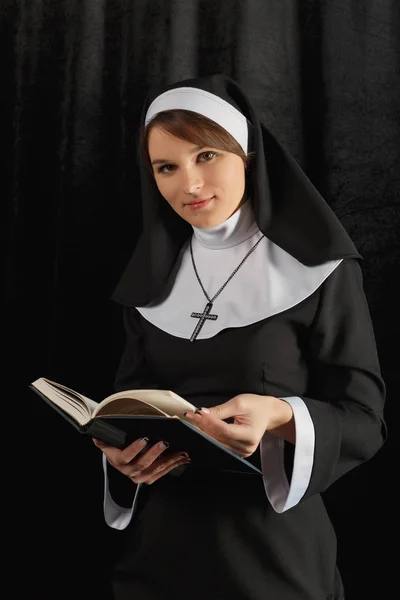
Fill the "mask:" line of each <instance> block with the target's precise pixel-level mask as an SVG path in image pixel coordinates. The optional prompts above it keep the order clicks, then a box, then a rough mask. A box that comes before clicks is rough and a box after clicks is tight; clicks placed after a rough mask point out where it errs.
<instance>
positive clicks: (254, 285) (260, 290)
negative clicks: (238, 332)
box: [137, 201, 341, 340]
mask: <svg viewBox="0 0 400 600" xmlns="http://www.w3.org/2000/svg"><path fill="white" fill-rule="evenodd" d="M193 232H194V233H193V236H192V246H193V255H194V258H195V263H196V268H197V271H198V273H199V277H200V279H201V282H202V285H203V286H204V289H205V290H206V291H207V294H208V296H209V297H210V298H212V297H213V296H214V294H215V293H216V292H217V291H218V289H219V288H220V287H221V285H223V283H224V282H225V281H226V280H227V279H228V277H229V276H230V275H231V274H232V272H233V271H234V270H235V269H236V268H237V266H238V265H239V263H240V262H241V261H242V260H243V258H244V257H245V255H246V254H247V252H248V251H249V250H250V248H251V247H252V246H254V244H255V243H256V242H257V240H258V239H260V237H261V231H260V230H259V228H258V226H257V223H256V222H255V219H254V214H253V210H252V206H251V203H250V202H249V201H248V202H246V203H245V204H244V205H243V206H242V207H241V208H240V209H239V210H238V211H237V212H235V213H234V214H233V215H232V216H231V217H230V218H229V219H228V220H227V221H225V222H224V223H222V224H221V225H218V226H217V227H213V228H212V229H198V228H193ZM340 263H341V260H332V261H328V262H326V263H323V264H321V265H317V266H313V267H307V266H306V265H304V264H302V263H300V262H299V261H298V260H297V259H295V258H294V257H293V256H291V255H290V254H288V253H287V252H286V251H285V250H283V249H282V248H280V247H279V246H277V245H276V244H274V243H273V242H271V240H269V239H268V238H266V237H264V239H263V240H262V241H261V242H260V244H259V245H258V247H257V248H256V250H255V251H254V252H253V253H252V254H251V255H250V256H249V257H248V258H247V260H246V262H245V263H244V264H243V265H242V266H241V268H240V269H239V270H238V271H237V272H236V273H235V275H234V277H232V279H231V280H230V281H229V283H228V284H227V286H226V288H225V289H224V290H223V291H222V292H221V294H220V295H219V296H218V297H217V298H216V300H215V302H214V305H213V307H212V311H211V312H212V313H213V314H217V315H218V318H217V319H216V320H207V321H206V323H205V324H204V326H203V328H202V330H201V332H200V334H199V336H198V338H197V339H207V338H211V337H213V336H215V335H217V334H218V333H219V332H220V331H223V330H224V329H227V328H231V327H245V326H247V325H251V324H253V323H257V322H259V321H262V320H264V319H267V318H270V317H272V316H273V315H276V314H279V313H281V312H283V311H285V310H288V309H289V308H291V307H293V306H296V305H297V304H299V303H300V302H302V301H303V300H305V299H306V298H308V297H309V296H310V295H311V294H313V293H314V292H315V291H316V290H317V289H318V288H319V287H320V286H321V285H322V283H323V282H324V281H325V279H326V278H327V277H329V275H330V274H331V273H332V272H333V271H334V270H335V269H336V267H337V266H338V265H339V264H340ZM177 266H178V268H177V272H176V273H175V274H174V280H173V281H171V282H170V285H168V286H167V289H168V290H169V292H168V295H167V296H166V297H164V298H162V299H160V301H159V302H158V303H156V304H152V305H149V306H146V307H138V308H137V310H138V312H139V313H140V314H141V315H142V316H143V317H144V318H145V319H146V320H147V321H149V322H150V323H152V324H153V325H155V326H156V327H158V328H159V329H161V330H163V331H164V332H165V333H168V334H170V335H173V336H176V337H180V338H186V339H188V340H189V339H190V337H191V335H192V333H193V330H194V328H195V327H196V325H197V323H198V319H197V318H193V317H191V314H192V312H194V313H202V312H203V310H204V307H205V305H206V304H207V299H206V297H205V295H204V292H203V290H202V289H201V287H200V285H199V282H198V280H197V278H196V275H195V273H194V270H193V265H192V261H191V257H190V251H189V242H187V243H186V245H185V246H184V248H183V249H182V253H181V256H180V261H179V263H178V264H177Z"/></svg>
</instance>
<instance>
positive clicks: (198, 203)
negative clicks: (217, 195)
mask: <svg viewBox="0 0 400 600" xmlns="http://www.w3.org/2000/svg"><path fill="white" fill-rule="evenodd" d="M213 198H214V196H212V197H211V198H205V199H204V200H202V199H200V200H195V201H194V202H190V203H189V204H186V206H187V207H188V208H191V209H192V210H199V209H200V208H205V207H206V206H207V205H208V204H210V202H211V200H212V199H213Z"/></svg>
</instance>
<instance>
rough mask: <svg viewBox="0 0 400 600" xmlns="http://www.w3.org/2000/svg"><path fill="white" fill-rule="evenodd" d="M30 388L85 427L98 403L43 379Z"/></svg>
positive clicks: (34, 382) (33, 383)
mask: <svg viewBox="0 0 400 600" xmlns="http://www.w3.org/2000/svg"><path fill="white" fill-rule="evenodd" d="M32 386H33V387H34V388H36V389H37V390H38V391H39V392H41V393H42V394H43V395H44V396H46V398H48V399H49V400H50V402H52V403H53V404H55V405H56V406H58V407H59V408H61V409H62V410H63V411H64V412H66V413H67V414H68V415H70V416H71V417H72V418H73V419H75V421H76V422H77V423H79V424H80V425H86V423H87V422H88V421H89V420H90V419H91V415H92V412H93V411H94V410H95V408H96V407H97V406H98V403H97V402H94V401H93V400H90V398H86V397H85V396H82V395H81V394H78V392H75V390H72V389H70V388H68V387H66V386H64V385H60V384H59V383H56V382H55V381H50V379H46V378H45V377H41V378H39V379H37V380H36V381H33V382H32Z"/></svg>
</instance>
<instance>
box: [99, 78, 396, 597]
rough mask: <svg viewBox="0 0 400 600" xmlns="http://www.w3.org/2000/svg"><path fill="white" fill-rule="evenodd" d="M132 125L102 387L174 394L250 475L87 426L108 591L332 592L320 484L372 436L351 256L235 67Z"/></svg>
mask: <svg viewBox="0 0 400 600" xmlns="http://www.w3.org/2000/svg"><path fill="white" fill-rule="evenodd" d="M143 122H144V125H145V129H144V132H143V135H142V145H141V152H140V169H141V176H142V186H141V196H142V202H143V233H142V237H141V239H140V241H139V243H138V245H137V247H136V249H135V252H134V254H133V257H132V259H131V261H130V263H129V265H128V266H127V269H126V271H125V272H124V274H123V277H122V279H121V281H120V282H119V285H118V287H117V289H116V291H115V295H114V299H115V300H116V301H117V302H119V303H120V304H121V305H122V306H123V315H124V323H125V328H126V348H125V351H124V354H123V356H122V360H121V364H120V367H119V371H118V374H117V378H116V389H117V390H120V389H132V388H138V387H145V388H151V387H158V388H163V389H171V390H173V391H174V392H176V393H177V394H179V395H180V396H182V397H184V398H186V399H188V400H189V401H190V402H192V403H193V404H194V405H195V406H198V407H199V409H198V410H197V411H196V412H189V413H188V417H190V418H192V419H193V422H195V423H196V424H197V425H198V426H199V427H200V428H201V429H203V430H204V431H205V432H207V433H209V434H210V435H212V436H213V437H215V438H216V439H218V440H219V441H220V442H222V443H223V444H224V445H225V446H227V447H228V448H230V449H231V450H233V451H235V452H237V453H238V454H240V455H241V456H244V457H247V458H248V460H250V461H253V462H254V464H258V465H261V468H262V473H263V476H262V477H260V478H258V477H255V476H247V475H238V474H232V473H219V474H218V475H212V474H211V473H210V472H206V473H205V472H204V471H199V470H196V467H195V466H194V465H192V464H190V457H187V456H185V455H184V454H179V453H168V451H166V447H165V445H164V444H163V442H162V440H160V443H158V444H155V445H152V446H151V447H149V448H148V447H147V442H146V439H144V440H137V441H135V442H134V443H133V444H131V445H130V446H129V447H128V448H126V449H125V450H123V451H120V450H118V449H116V448H112V447H110V446H107V445H105V444H102V443H100V442H98V441H96V440H95V443H96V444H97V445H98V446H99V447H100V448H101V450H102V451H103V462H104V468H105V480H106V486H105V519H106V522H107V523H108V524H109V525H110V526H111V527H114V528H116V529H126V535H127V547H126V550H125V552H124V553H123V556H122V558H121V560H120V561H119V563H118V565H117V567H116V569H115V572H114V581H113V586H114V587H113V589H114V597H115V599H116V600H125V599H128V598H129V599H131V598H139V599H140V600H161V599H164V598H165V599H169V598H171V599H172V598H191V599H192V600H197V599H199V600H200V599H201V600H204V598H205V597H209V598H213V599H214V598H215V599H218V600H225V599H229V600H236V599H237V600H250V599H251V600H261V599H262V600H265V599H266V598H268V599H269V600H301V599H302V600H303V599H304V600H323V599H328V598H329V599H335V600H336V599H342V598H343V597H344V592H343V588H342V583H341V579H340V575H339V573H338V571H337V568H336V539H335V534H334V531H333V528H332V525H331V523H330V520H329V518H328V515H327V513H326V510H325V507H324V504H323V501H322V499H321V496H320V494H321V492H323V491H324V490H326V489H327V488H328V487H329V486H330V485H331V484H332V483H333V482H334V481H336V480H337V479H338V478H339V477H341V476H342V475H343V474H345V473H347V472H348V471H350V470H351V469H353V468H354V467H356V466H357V465H359V464H361V463H363V462H365V461H367V460H368V459H369V458H371V457H372V456H373V455H374V454H375V453H376V452H377V451H378V450H379V448H380V447H381V446H382V444H383V442H384V439H385V425H384V421H383V404H384V395H385V387H384V383H383V381H382V378H381V375H380V369H379V363H378V358H377V352H376V347H375V342H374V335H373V330H372V326H371V321H370V316H369V312H368V307H367V303H366V299H365V296H364V293H363V286H362V275H361V270H360V266H359V259H360V256H359V254H358V252H357V250H356V249H355V247H354V245H353V243H352V241H351V240H350V239H349V237H348V235H347V233H346V232H345V230H344V229H343V227H342V226H341V225H340V223H339V221H338V220H337V218H336V217H335V216H334V214H333V212H332V211H331V210H330V208H329V207H328V205H327V204H326V203H325V202H324V200H323V199H322V198H321V197H320V195H319V194H318V192H317V191H316V189H315V188H314V187H313V186H312V184H311V183H310V181H309V180H308V179H307V177H306V176H305V175H304V173H303V172H302V171H301V169H300V168H299V166H298V165H297V164H296V162H295V161H294V160H293V159H292V158H291V157H290V155H289V154H288V153H287V152H285V150H284V149H282V147H281V146H280V145H279V143H278V142H277V141H276V140H275V138H274V137H273V136H272V134H271V133H270V132H269V131H268V130H267V128H266V127H265V126H264V125H263V124H262V123H261V122H260V120H259V118H258V117H257V114H256V112H255V110H254V108H253V107H252V105H251V102H250V101H249V100H248V99H247V98H246V96H245V94H244V93H243V92H242V91H241V89H240V88H239V86H238V85H237V84H236V83H235V82H234V81H232V80H231V79H229V78H226V77H223V76H219V75H216V76H212V77H209V78H203V79H196V80H187V81H182V82H178V83H175V84H173V85H170V86H167V87H165V88H163V89H155V90H154V91H152V92H151V93H150V94H149V97H148V99H147V100H146V103H145V107H144V115H143ZM184 450H185V449H184V448H182V451H184ZM183 465H184V466H183ZM177 467H179V468H177ZM172 475H176V476H172ZM177 475H179V476H177Z"/></svg>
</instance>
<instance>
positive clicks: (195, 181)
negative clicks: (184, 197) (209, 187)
mask: <svg viewBox="0 0 400 600" xmlns="http://www.w3.org/2000/svg"><path fill="white" fill-rule="evenodd" d="M202 187H203V179H202V177H201V175H200V173H199V172H198V171H187V172H185V173H184V174H183V191H184V192H185V194H195V193H196V192H198V191H199V190H201V188H202Z"/></svg>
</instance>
